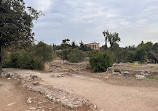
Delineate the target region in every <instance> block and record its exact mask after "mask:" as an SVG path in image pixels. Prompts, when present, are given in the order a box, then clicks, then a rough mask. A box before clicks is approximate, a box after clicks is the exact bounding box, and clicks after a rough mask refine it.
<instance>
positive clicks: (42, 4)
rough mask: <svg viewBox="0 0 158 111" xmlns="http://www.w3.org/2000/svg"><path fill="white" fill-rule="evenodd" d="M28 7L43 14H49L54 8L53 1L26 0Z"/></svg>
mask: <svg viewBox="0 0 158 111" xmlns="http://www.w3.org/2000/svg"><path fill="white" fill-rule="evenodd" d="M25 2H26V3H27V4H28V5H31V6H32V7H33V8H35V9H37V10H40V11H42V12H47V11H48V10H50V8H51V6H52V0H31V1H29V0H25Z"/></svg>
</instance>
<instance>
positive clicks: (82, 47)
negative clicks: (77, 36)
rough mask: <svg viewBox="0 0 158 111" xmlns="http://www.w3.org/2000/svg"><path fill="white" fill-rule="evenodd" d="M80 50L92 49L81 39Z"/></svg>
mask: <svg viewBox="0 0 158 111" xmlns="http://www.w3.org/2000/svg"><path fill="white" fill-rule="evenodd" d="M80 50H82V51H92V49H91V48H90V47H88V46H87V45H85V44H84V43H83V42H82V41H81V42H80Z"/></svg>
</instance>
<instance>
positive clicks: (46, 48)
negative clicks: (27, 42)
mask: <svg viewBox="0 0 158 111" xmlns="http://www.w3.org/2000/svg"><path fill="white" fill-rule="evenodd" d="M34 55H35V56H36V57H37V58H38V60H40V61H43V62H47V61H51V60H53V59H54V58H55V53H54V51H53V48H52V46H50V45H47V44H45V43H44V42H42V41H40V42H39V43H38V44H37V45H35V47H34Z"/></svg>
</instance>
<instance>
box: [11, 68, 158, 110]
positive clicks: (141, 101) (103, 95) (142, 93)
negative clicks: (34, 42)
mask: <svg viewBox="0 0 158 111" xmlns="http://www.w3.org/2000/svg"><path fill="white" fill-rule="evenodd" d="M10 71H12V72H13V71H14V72H17V73H19V74H22V75H23V76H26V75H28V74H37V75H38V76H39V77H41V78H42V79H43V81H44V82H43V84H49V85H53V86H54V87H55V88H60V89H63V90H66V91H68V92H70V93H73V94H76V95H79V96H81V97H84V98H86V99H89V100H90V101H91V102H92V103H94V104H96V105H97V106H98V108H99V110H100V111H158V88H154V87H127V86H118V85H112V84H107V83H105V82H103V81H101V80H99V79H94V78H87V77H84V76H77V75H76V76H73V77H71V76H66V77H62V78H50V75H51V73H49V74H42V73H37V72H33V71H26V70H11V69H10Z"/></svg>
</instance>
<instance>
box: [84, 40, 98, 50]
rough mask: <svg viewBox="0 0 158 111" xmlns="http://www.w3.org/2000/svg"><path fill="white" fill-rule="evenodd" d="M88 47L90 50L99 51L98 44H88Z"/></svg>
mask: <svg viewBox="0 0 158 111" xmlns="http://www.w3.org/2000/svg"><path fill="white" fill-rule="evenodd" d="M86 45H87V46H88V47H90V48H91V49H93V50H100V47H99V43H95V42H94V43H89V44H86Z"/></svg>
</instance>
